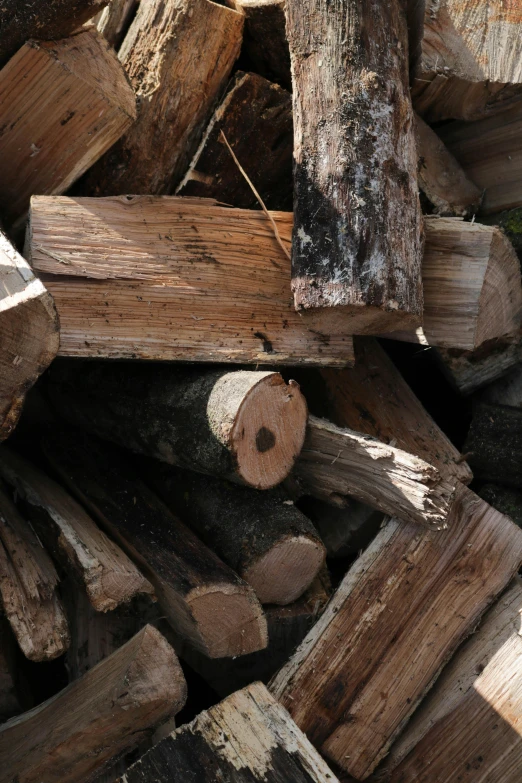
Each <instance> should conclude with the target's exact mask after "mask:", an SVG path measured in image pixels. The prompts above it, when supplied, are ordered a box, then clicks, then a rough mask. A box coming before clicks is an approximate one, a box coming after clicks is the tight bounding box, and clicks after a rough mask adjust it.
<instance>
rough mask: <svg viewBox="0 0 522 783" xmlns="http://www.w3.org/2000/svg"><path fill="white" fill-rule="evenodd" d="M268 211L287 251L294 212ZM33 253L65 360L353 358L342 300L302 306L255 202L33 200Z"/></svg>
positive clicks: (335, 362) (311, 361) (341, 361)
mask: <svg viewBox="0 0 522 783" xmlns="http://www.w3.org/2000/svg"><path fill="white" fill-rule="evenodd" d="M205 1H206V0H205ZM272 215H273V218H274V219H275V221H276V225H277V227H278V231H279V235H280V237H281V241H282V242H283V244H284V246H285V247H287V248H289V247H290V239H291V230H292V215H290V214H287V213H272ZM94 237H96V240H95V241H93V238H94ZM27 256H28V258H29V259H30V261H31V264H32V265H33V267H34V268H35V269H37V270H40V271H41V272H45V273H46V274H45V279H46V281H47V285H48V287H49V290H50V291H51V293H52V294H53V296H54V298H55V301H56V303H57V309H58V312H59V315H60V325H61V331H60V353H61V354H63V355H66V356H88V357H92V356H103V357H108V358H113V359H122V358H127V359H129V358H140V359H162V360H181V361H199V362H234V363H239V362H246V363H250V364H269V365H271V366H274V365H278V364H283V365H305V366H310V365H321V366H327V367H330V366H334V367H345V366H346V365H347V364H350V363H351V362H352V361H353V343H352V338H351V337H350V336H349V335H348V334H347V332H348V331H349V330H348V328H347V323H346V318H345V317H343V315H342V313H339V309H338V308H337V309H336V308H326V309H323V310H319V311H312V312H305V313H302V314H301V313H296V312H295V309H294V306H293V301H292V294H291V291H290V261H289V259H288V257H287V255H286V254H285V252H284V251H283V249H282V248H281V247H280V246H279V244H278V243H277V241H276V238H275V236H274V231H273V228H272V226H271V224H270V221H269V220H268V219H267V218H266V216H265V215H263V214H262V213H261V212H260V211H259V210H239V209H228V208H225V207H223V206H218V205H216V204H215V203H214V202H213V201H211V200H209V199H190V198H183V199H181V198H176V197H167V196H164V197H162V198H151V197H148V196H147V197H145V196H143V197H139V196H137V197H131V196H127V197H122V198H117V197H115V198H110V199H71V198H49V197H47V198H39V197H36V196H35V197H34V198H33V200H32V208H31V223H30V230H29V238H28V242H27Z"/></svg>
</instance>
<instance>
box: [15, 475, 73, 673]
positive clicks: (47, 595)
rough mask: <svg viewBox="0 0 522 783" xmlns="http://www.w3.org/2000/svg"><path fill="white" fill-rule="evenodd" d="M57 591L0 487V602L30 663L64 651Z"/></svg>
mask: <svg viewBox="0 0 522 783" xmlns="http://www.w3.org/2000/svg"><path fill="white" fill-rule="evenodd" d="M57 585H58V575H57V573H56V571H55V568H54V566H53V564H52V562H51V559H50V558H49V555H48V554H47V552H46V551H45V550H44V549H43V547H42V545H41V543H40V541H39V540H38V538H37V537H36V535H35V533H34V532H33V531H32V530H31V528H30V526H29V525H28V524H27V523H26V522H25V520H24V519H22V517H21V516H20V514H19V513H18V511H17V509H16V508H15V506H14V505H13V503H12V502H11V500H10V499H9V497H8V496H7V495H6V494H5V493H4V492H3V488H2V486H1V485H0V599H1V602H2V604H3V608H4V611H5V614H6V617H7V619H8V620H9V623H10V625H11V628H12V629H13V632H14V634H15V636H16V640H17V642H18V644H19V645H20V648H21V650H22V652H23V653H24V655H25V656H26V657H27V658H29V659H30V660H31V661H45V660H51V659H52V658H57V657H58V656H59V655H62V654H63V653H64V652H65V650H66V649H67V647H68V646H69V641H70V639H69V629H68V626H67V618H66V617H65V613H64V610H63V607H62V604H61V601H60V598H59V597H58V594H57Z"/></svg>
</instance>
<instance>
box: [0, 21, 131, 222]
mask: <svg viewBox="0 0 522 783" xmlns="http://www.w3.org/2000/svg"><path fill="white" fill-rule="evenodd" d="M135 118H136V100H135V97H134V93H133V91H132V89H131V87H130V85H129V83H128V81H127V79H126V78H125V73H124V72H123V69H122V67H121V65H120V63H119V62H118V60H117V57H116V55H115V53H114V51H113V50H112V49H111V48H110V47H109V45H108V43H107V42H106V41H105V40H104V39H103V37H102V36H101V35H100V34H99V33H98V32H97V31H96V30H94V29H90V30H86V31H83V32H80V33H78V34H77V35H73V36H71V37H70V38H65V39H63V40H61V41H49V42H47V43H38V42H36V41H28V42H27V43H26V44H24V46H23V47H22V48H21V49H20V50H19V51H18V52H17V54H16V55H15V56H14V57H13V58H12V59H11V60H10V61H9V63H8V64H7V65H6V66H5V67H4V68H3V69H2V70H1V71H0V124H1V126H2V128H3V132H2V135H1V137H0V180H1V182H2V189H1V192H0V211H1V212H2V215H3V217H4V218H5V220H6V222H8V223H13V222H15V221H16V220H19V219H20V220H21V219H22V218H24V217H25V214H26V212H27V210H28V208H29V200H30V198H31V196H32V195H33V193H39V194H43V193H63V192H64V191H66V190H67V189H68V188H69V187H70V186H71V185H72V183H73V182H74V181H75V180H76V179H78V177H80V176H81V175H82V174H83V173H84V171H86V170H87V169H88V168H89V166H92V164H93V163H94V162H95V161H96V160H98V158H99V157H100V156H101V155H103V153H104V152H105V151H106V150H107V149H109V147H111V146H112V145H113V144H114V142H115V141H117V139H119V138H120V136H121V135H122V133H124V132H125V131H126V130H127V128H129V126H130V125H131V124H132V122H133V121H134V120H135Z"/></svg>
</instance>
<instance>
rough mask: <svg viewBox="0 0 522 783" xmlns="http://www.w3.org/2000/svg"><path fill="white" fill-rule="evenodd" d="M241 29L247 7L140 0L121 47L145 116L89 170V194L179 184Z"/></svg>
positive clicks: (160, 189) (201, 0) (85, 187)
mask: <svg viewBox="0 0 522 783" xmlns="http://www.w3.org/2000/svg"><path fill="white" fill-rule="evenodd" d="M242 31H243V16H242V15H241V14H238V13H237V12H236V11H233V10H231V9H230V8H225V7H224V6H223V5H218V4H217V3H213V2H210V1H209V0H166V1H165V0H150V1H149V2H144V3H140V5H139V7H138V11H137V13H136V16H135V18H134V21H133V23H132V25H131V27H130V29H129V31H128V33H127V35H126V36H125V39H124V41H123V43H122V45H121V47H120V50H119V55H118V56H119V59H120V61H121V63H122V65H123V67H124V68H125V70H126V72H127V74H128V76H129V79H130V82H131V84H132V86H133V88H134V90H135V92H136V96H137V98H138V119H137V121H136V123H135V125H134V127H133V128H131V130H130V131H129V132H128V133H127V134H126V135H125V136H124V137H123V138H122V139H121V141H119V142H118V143H117V144H115V145H114V146H113V147H112V149H111V150H110V151H109V152H108V153H107V154H106V155H105V156H104V157H103V158H102V160H100V161H99V163H98V164H97V165H96V166H94V167H93V168H92V169H91V171H90V172H89V173H88V175H87V177H86V178H85V180H84V182H83V183H82V185H81V192H82V194H83V195H92V196H112V195H120V194H123V193H133V194H149V193H153V194H163V193H169V192H170V189H171V187H175V186H176V185H177V184H178V182H179V180H180V179H181V177H182V176H183V175H184V173H185V171H186V170H187V167H188V165H189V163H190V161H191V158H192V156H193V154H194V153H195V151H196V149H197V147H198V144H199V141H200V139H201V135H202V134H203V131H204V129H205V127H206V125H207V123H208V121H209V119H210V116H211V114H212V110H213V108H214V104H215V102H216V100H217V99H218V98H219V95H220V93H221V91H222V89H223V87H224V85H225V84H226V81H227V79H228V77H229V74H230V71H231V69H232V66H233V64H234V62H235V60H236V58H237V56H238V54H239V48H240V46H241V37H242ZM194 52H197V53H198V56H197V58H195V57H194Z"/></svg>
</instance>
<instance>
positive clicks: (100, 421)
mask: <svg viewBox="0 0 522 783" xmlns="http://www.w3.org/2000/svg"><path fill="white" fill-rule="evenodd" d="M49 391H50V393H51V395H52V399H53V401H54V405H55V408H57V409H59V410H60V412H62V410H63V415H64V416H65V418H66V419H67V420H68V421H69V422H71V423H72V424H74V425H75V426H80V427H82V428H83V429H86V430H87V431H91V432H93V433H94V434H96V435H99V436H100V437H102V438H106V439H107V440H111V441H114V442H115V443H119V444H120V445H122V446H125V447H126V448H130V449H132V450H133V451H137V452H139V453H142V454H146V455H148V456H151V457H156V458H157V459H160V460H163V461H164V462H169V463H171V464H173V465H179V466H181V467H187V468H191V469H192V470H197V471H200V472H202V473H208V474H214V475H217V476H224V477H228V478H230V479H233V480H235V481H238V482H240V483H243V484H246V485H249V486H252V487H255V488H256V489H268V488H269V487H273V486H275V485H276V484H279V483H280V482H281V481H283V479H284V478H286V476H287V475H288V474H289V472H290V471H291V469H292V467H293V465H294V462H295V460H296V458H297V456H298V454H299V452H300V451H301V448H302V446H303V442H304V437H305V430H306V420H307V407H306V401H305V399H304V397H303V396H302V394H301V392H300V391H299V386H298V384H297V383H295V381H290V382H289V383H288V384H286V383H285V382H284V380H283V378H282V377H281V375H280V374H279V373H276V372H263V371H253V370H252V371H250V370H249V371H236V372H226V371H223V370H213V369H208V368H202V369H198V368H188V367H175V366H172V365H164V364H163V365H162V364H155V365H144V364H142V363H139V362H134V363H132V364H131V363H126V364H122V363H121V362H119V363H115V362H113V363H110V364H109V363H108V362H97V363H94V362H83V363H81V364H79V363H78V362H62V363H61V364H60V363H58V364H56V365H55V368H53V371H52V374H51V376H50V383H49ZM62 406H65V407H64V408H62Z"/></svg>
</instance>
